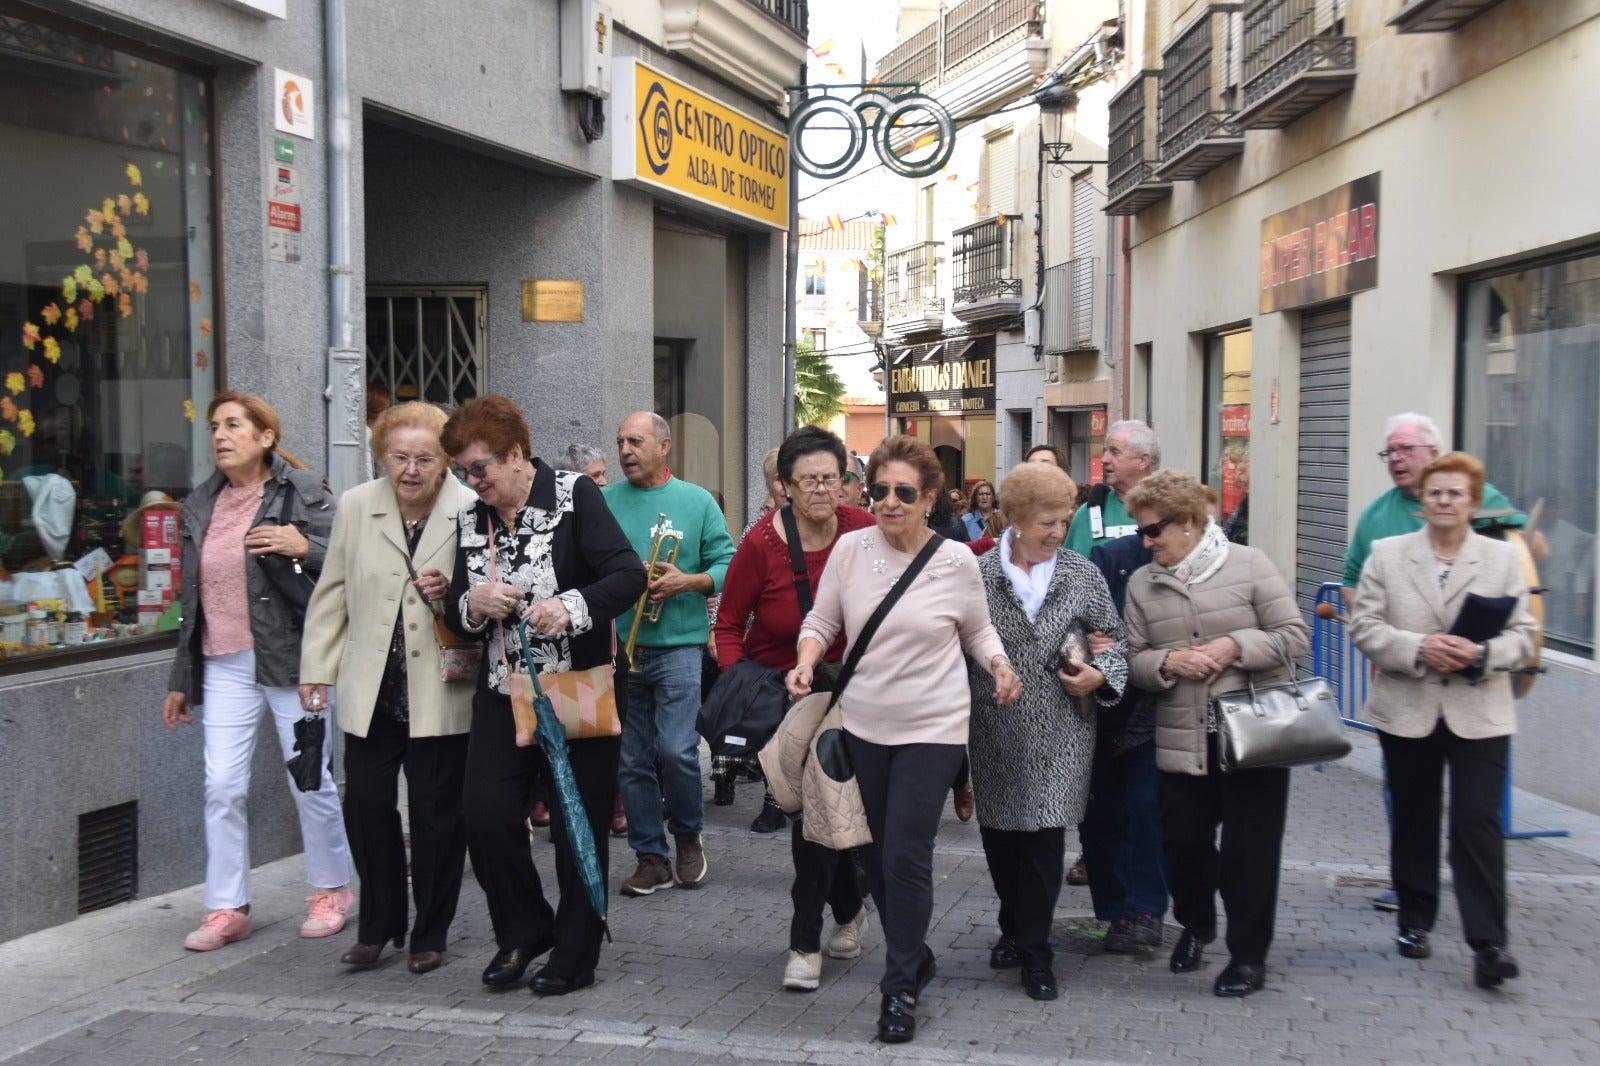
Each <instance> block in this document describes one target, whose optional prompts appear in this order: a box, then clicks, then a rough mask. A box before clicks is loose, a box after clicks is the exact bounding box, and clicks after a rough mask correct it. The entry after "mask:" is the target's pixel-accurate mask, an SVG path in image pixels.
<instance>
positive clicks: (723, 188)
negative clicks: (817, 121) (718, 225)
mask: <svg viewBox="0 0 1600 1066" xmlns="http://www.w3.org/2000/svg"><path fill="white" fill-rule="evenodd" d="M612 84H613V85H615V86H616V87H617V90H616V92H615V94H614V95H613V97H612V99H613V100H614V101H615V102H616V105H617V109H618V112H619V113H618V115H617V120H618V122H619V123H620V124H621V126H622V127H623V129H624V130H626V131H627V132H626V133H625V135H623V136H619V137H617V138H616V139H615V141H614V144H615V146H616V147H615V154H614V156H613V158H612V177H613V178H615V179H616V180H617V181H623V182H631V183H636V184H639V185H643V186H646V187H648V188H650V189H651V190H652V191H656V192H664V193H667V194H669V195H671V196H673V197H676V198H681V199H686V200H689V201H691V202H693V203H696V204H701V205H704V206H708V207H712V208H715V209H717V210H719V211H725V212H728V213H730V214H734V215H738V216H740V217H741V218H745V219H749V220H750V221H752V222H757V223H760V224H762V225H764V226H770V227H772V228H773V229H788V227H789V138H788V137H787V136H786V135H785V134H783V133H781V132H779V131H778V130H775V129H772V128H770V127H768V126H764V125H762V124H761V123H759V122H756V121H755V120H753V119H751V118H748V117H746V116H744V115H741V114H740V113H738V112H737V111H734V110H733V109H732V108H730V107H728V106H726V105H725V104H722V103H719V102H718V101H716V100H713V99H711V98H710V97H709V96H705V95H703V94H701V93H698V92H695V91H694V90H693V89H691V88H689V87H688V86H687V85H684V84H683V83H682V82H680V81H678V80H676V79H674V78H670V77H668V76H667V75H665V74H662V73H661V72H660V71H657V70H654V69H652V68H650V67H647V66H645V65H644V64H643V63H641V62H639V61H638V60H637V59H618V60H616V65H615V67H614V68H613V76H612Z"/></svg>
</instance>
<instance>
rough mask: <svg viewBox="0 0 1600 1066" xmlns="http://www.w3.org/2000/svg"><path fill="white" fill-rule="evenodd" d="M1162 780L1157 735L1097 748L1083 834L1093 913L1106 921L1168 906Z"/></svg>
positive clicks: (1080, 833)
mask: <svg viewBox="0 0 1600 1066" xmlns="http://www.w3.org/2000/svg"><path fill="white" fill-rule="evenodd" d="M1157 780H1158V778H1157V775H1156V742H1155V741H1154V740H1147V741H1145V742H1144V743H1143V744H1140V745H1139V746H1138V747H1136V748H1131V749H1129V750H1128V751H1125V752H1123V753H1122V754H1121V755H1113V754H1112V753H1111V752H1110V751H1108V750H1104V749H1102V750H1100V751H1097V752H1095V758H1094V771H1093V775H1092V777H1091V783H1090V786H1089V807H1088V809H1087V810H1086V811H1085V812H1084V815H1083V824H1082V825H1081V826H1079V828H1078V839H1079V842H1080V843H1081V844H1082V845H1083V865H1084V867H1085V868H1086V869H1087V870H1088V872H1089V896H1090V898H1091V899H1093V900H1094V916H1095V917H1096V918H1098V919H1100V920H1101V921H1103V922H1111V921H1116V920H1117V919H1118V918H1126V919H1129V920H1130V921H1131V920H1132V919H1134V918H1138V917H1139V916H1140V915H1144V914H1148V915H1150V916H1151V917H1153V918H1160V917H1161V916H1162V915H1163V914H1165V913H1166V911H1167V870H1166V863H1165V861H1164V860H1163V857H1162V835H1163V834H1162V829H1161V809H1160V807H1158V806H1157V803H1156V782H1157Z"/></svg>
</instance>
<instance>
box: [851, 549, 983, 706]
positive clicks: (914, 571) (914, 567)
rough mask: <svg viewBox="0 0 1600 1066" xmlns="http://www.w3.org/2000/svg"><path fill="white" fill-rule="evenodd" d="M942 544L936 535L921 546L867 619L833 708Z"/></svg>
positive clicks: (853, 648)
mask: <svg viewBox="0 0 1600 1066" xmlns="http://www.w3.org/2000/svg"><path fill="white" fill-rule="evenodd" d="M943 542H944V538H943V537H941V536H939V534H937V533H935V534H933V535H932V536H930V537H929V538H928V543H926V544H924V545H923V546H922V550H921V551H919V552H918V553H917V557H916V558H915V559H912V560H911V565H910V566H907V567H906V569H905V572H904V573H902V574H901V575H900V576H899V577H898V578H896V579H895V582H894V585H893V587H891V588H890V589H889V594H888V595H887V596H885V597H884V598H883V602H881V603H879V604H878V609H877V610H876V611H873V612H872V617H871V618H868V619H867V624H866V625H864V626H862V627H861V635H860V636H859V637H857V638H856V642H855V643H854V644H853V645H851V647H850V654H849V655H847V656H845V660H844V666H842V667H841V668H840V669H839V680H837V681H835V682H834V683H833V699H832V700H831V701H830V704H829V705H830V706H831V705H832V704H833V703H837V702H839V693H841V692H843V691H844V687H845V685H847V684H849V683H850V675H851V674H853V673H855V672H856V664H857V663H859V662H860V661H861V655H862V653H863V652H865V651H866V650H867V645H868V644H869V643H871V641H872V635H873V634H874V633H876V632H877V631H878V627H879V626H880V625H882V624H883V620H884V619H885V618H886V617H888V615H889V610H890V608H892V607H893V606H894V605H895V603H896V602H897V601H898V600H899V599H900V597H901V596H902V595H903V594H904V593H905V591H906V589H908V588H910V587H911V582H913V581H915V580H916V577H917V575H918V574H920V573H922V568H923V567H924V566H926V565H928V560H929V559H931V558H933V553H934V552H936V551H938V550H939V545H940V544H941V543H943ZM962 550H963V551H965V550H966V549H964V548H963V549H962Z"/></svg>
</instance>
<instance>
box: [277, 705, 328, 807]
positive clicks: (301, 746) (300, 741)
mask: <svg viewBox="0 0 1600 1066" xmlns="http://www.w3.org/2000/svg"><path fill="white" fill-rule="evenodd" d="M327 734H328V727H327V725H326V723H324V722H323V720H322V715H320V714H308V715H306V716H305V717H304V718H302V719H300V720H299V721H298V722H296V723H295V724H294V750H295V751H297V752H299V753H300V754H298V755H296V756H295V757H294V758H292V759H290V760H289V761H288V762H287V763H285V764H284V765H285V766H287V767H288V768H289V776H290V777H291V778H293V779H294V787H295V788H298V789H299V790H300V791H301V792H315V791H317V790H318V789H320V788H321V787H322V743H323V740H324V739H325V738H326V737H327Z"/></svg>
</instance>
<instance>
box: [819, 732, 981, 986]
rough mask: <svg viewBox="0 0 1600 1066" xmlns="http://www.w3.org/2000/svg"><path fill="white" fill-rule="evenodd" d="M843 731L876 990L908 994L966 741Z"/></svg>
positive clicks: (921, 953) (923, 950) (922, 948)
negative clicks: (877, 943) (892, 739)
mask: <svg viewBox="0 0 1600 1066" xmlns="http://www.w3.org/2000/svg"><path fill="white" fill-rule="evenodd" d="M844 739H845V747H846V749H847V750H848V751H849V752H850V759H851V761H852V762H853V763H854V764H855V770H856V781H857V782H858V783H859V784H860V786H861V804H862V806H863V807H865V808H866V811H867V827H868V828H869V829H871V830H872V841H873V842H872V844H871V845H870V846H869V847H868V848H867V852H866V859H867V862H866V866H867V883H868V884H869V885H870V886H871V888H872V898H873V899H874V900H876V901H877V903H878V920H879V921H880V922H882V923H883V940H884V946H885V951H884V956H885V957H884V966H883V978H882V979H881V980H880V981H879V982H878V991H879V992H881V993H882V994H883V995H885V996H893V995H899V994H901V993H906V994H911V993H913V992H915V991H916V987H917V970H918V968H920V967H921V966H922V961H923V959H924V958H926V957H927V956H928V955H929V954H930V952H929V951H928V944H927V939H928V923H929V922H930V921H932V919H933V839H934V836H935V835H936V834H937V833H938V831H939V818H940V816H941V815H943V814H944V808H945V804H946V803H947V802H948V800H949V795H950V782H951V781H954V780H955V776H956V769H957V767H959V766H960V764H961V760H962V758H963V757H964V756H965V755H966V747H965V746H964V745H961V744H893V745H888V744H874V743H872V742H871V741H867V740H862V739H861V738H860V737H857V736H852V735H851V734H850V732H849V731H848V730H846V732H845V735H844Z"/></svg>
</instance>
